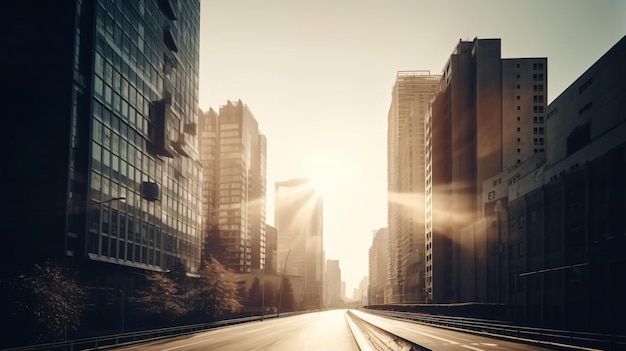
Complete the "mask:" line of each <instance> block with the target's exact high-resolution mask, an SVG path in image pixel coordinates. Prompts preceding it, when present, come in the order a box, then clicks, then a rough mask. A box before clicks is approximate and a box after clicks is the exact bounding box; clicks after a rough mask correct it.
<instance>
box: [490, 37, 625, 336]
mask: <svg viewBox="0 0 626 351" xmlns="http://www.w3.org/2000/svg"><path fill="white" fill-rule="evenodd" d="M624 60H626V38H622V39H621V40H620V41H619V42H618V43H617V44H616V45H614V46H613V47H612V48H611V49H610V50H609V51H608V52H607V53H606V54H605V55H603V56H602V57H601V58H600V59H599V60H598V61H597V62H596V63H594V64H593V65H592V66H591V67H590V68H589V69H588V70H587V71H586V72H584V73H583V74H582V75H581V76H580V77H579V78H578V79H576V80H575V81H574V83H572V85H570V86H569V87H568V88H567V89H566V90H565V91H563V92H562V93H561V94H560V95H559V96H558V97H557V98H556V99H555V100H554V101H553V102H552V103H551V104H550V105H549V106H548V107H547V109H546V111H547V114H546V137H547V140H546V150H547V152H546V153H545V155H536V157H534V158H531V159H529V160H527V161H526V162H522V164H521V165H520V166H519V167H517V168H514V169H509V170H508V171H506V172H503V173H502V174H500V175H498V176H496V177H494V180H495V179H496V178H497V179H498V180H499V179H502V180H503V182H502V184H503V185H504V186H506V188H505V191H502V186H501V185H500V184H499V182H496V181H493V180H492V182H491V185H492V186H491V188H487V187H488V186H489V185H488V184H486V188H485V193H484V194H483V201H485V208H489V207H490V206H491V202H493V201H494V200H495V201H499V202H500V203H501V204H505V206H501V209H500V211H498V212H497V215H494V214H490V213H489V212H488V211H487V216H490V218H489V219H488V220H492V221H496V222H501V221H502V220H504V222H505V225H503V226H502V225H501V226H499V236H500V238H502V239H501V243H502V244H503V245H502V246H501V254H500V256H501V258H500V261H501V262H502V264H501V267H502V269H506V272H507V273H508V274H507V275H506V276H505V277H502V280H501V282H500V287H499V290H500V291H504V293H505V296H506V302H507V305H508V312H509V319H510V320H512V321H514V322H517V323H523V324H531V325H540V326H545V327H550V328H560V329H576V330H588V331H598V332H609V333H614V334H621V333H624V332H625V330H624V328H623V323H621V318H622V316H623V314H624V313H625V312H626V303H624V300H623V299H622V296H624V295H625V294H626V291H625V290H624V287H623V284H619V283H618V284H616V283H615V282H618V281H620V280H621V279H623V278H622V277H623V276H624V274H625V272H626V265H625V264H624V262H626V260H624V258H625V257H626V245H625V244H624V243H625V240H624V233H625V229H624V228H625V227H626V223H625V221H624V218H626V217H625V216H624V214H625V213H626V206H625V201H624V199H625V198H626V190H625V189H626V182H625V179H626V177H625V174H626V157H625V156H624V155H626V143H625V139H624V135H626V117H625V116H626V110H625V108H624V105H623V103H621V101H623V99H624V98H625V97H626V84H625V82H626V69H625V68H624V65H623V62H624ZM540 156H543V157H540ZM496 183H498V185H497V186H494V185H495V184H496ZM507 202H508V203H507Z"/></svg>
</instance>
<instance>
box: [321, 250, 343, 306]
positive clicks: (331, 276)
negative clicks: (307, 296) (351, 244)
mask: <svg viewBox="0 0 626 351" xmlns="http://www.w3.org/2000/svg"><path fill="white" fill-rule="evenodd" d="M325 277H326V280H325V284H326V285H325V289H324V290H325V291H326V292H327V293H326V294H325V295H326V296H325V297H324V306H325V307H327V308H338V307H343V301H342V300H341V268H339V260H326V274H325Z"/></svg>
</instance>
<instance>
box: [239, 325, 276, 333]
mask: <svg viewBox="0 0 626 351" xmlns="http://www.w3.org/2000/svg"><path fill="white" fill-rule="evenodd" d="M269 328H273V326H271V325H270V326H268V327H263V328H259V329H254V330H250V331H247V332H245V334H250V333H256V332H258V331H261V330H265V329H269Z"/></svg>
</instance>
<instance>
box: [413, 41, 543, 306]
mask: <svg viewBox="0 0 626 351" xmlns="http://www.w3.org/2000/svg"><path fill="white" fill-rule="evenodd" d="M546 66H547V65H546V59H545V58H537V59H506V60H503V59H502V58H501V54H500V39H477V38H476V39H474V40H473V41H460V42H459V43H458V45H457V46H456V47H455V49H454V50H453V52H452V54H451V56H450V58H449V60H448V62H447V63H446V64H445V66H444V69H443V77H442V79H441V81H440V86H439V87H438V89H439V90H438V93H437V95H436V97H435V98H434V99H433V101H432V103H431V106H430V108H429V110H428V112H427V115H426V145H427V146H426V150H427V151H426V157H425V159H426V201H425V204H426V252H425V257H426V260H425V266H426V269H425V288H426V294H427V296H426V297H427V300H429V301H435V302H446V303H447V302H466V301H483V300H484V299H486V292H485V289H486V286H488V285H489V284H488V280H487V275H488V272H487V268H488V267H489V265H488V260H487V259H484V258H483V257H484V256H481V255H478V256H476V255H474V254H473V253H471V252H470V251H468V250H474V249H475V248H468V247H465V246H464V243H463V241H464V240H463V239H464V238H462V235H463V233H462V231H463V230H464V228H465V227H466V226H468V225H470V224H473V223H474V222H475V221H476V220H478V219H479V218H481V217H482V213H483V209H482V206H483V202H482V196H481V194H482V186H483V181H484V180H485V179H489V178H490V177H493V176H494V175H497V174H499V173H500V172H501V171H502V169H503V168H504V167H509V166H515V165H517V164H518V163H521V162H522V161H523V159H524V158H527V157H531V156H532V155H533V154H534V152H535V151H537V152H540V151H539V148H535V147H534V144H533V148H532V149H531V148H530V145H531V144H530V140H531V139H534V138H538V135H539V133H540V131H541V133H543V132H544V130H543V127H539V119H537V126H535V124H534V118H535V117H539V116H542V113H543V111H544V109H545V103H546V98H545V96H544V95H543V94H542V93H540V92H539V91H538V90H540V89H543V90H545V89H546V86H547V85H546V82H545V81H546V73H545V72H546V68H547V67H546ZM540 85H541V86H542V87H541V88H540ZM534 89H536V90H537V91H535V90H534ZM542 118H543V117H542ZM541 125H543V124H541ZM531 126H532V129H531ZM540 128H541V129H540ZM535 131H536V134H535ZM531 132H532V133H531ZM535 149H536V150H535ZM542 151H543V150H542ZM480 250H484V248H481V249H480ZM466 259H470V260H472V261H473V262H472V265H471V266H468V262H466ZM476 260H478V261H476ZM468 267H474V268H475V269H474V268H473V269H472V270H471V271H468ZM461 268H463V270H462V269H461ZM470 273H471V274H470ZM476 282H479V285H476V284H475V283H476ZM464 289H465V290H464Z"/></svg>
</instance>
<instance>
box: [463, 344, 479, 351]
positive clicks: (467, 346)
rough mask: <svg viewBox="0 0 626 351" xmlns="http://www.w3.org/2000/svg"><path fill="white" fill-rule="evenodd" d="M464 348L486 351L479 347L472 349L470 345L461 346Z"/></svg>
mask: <svg viewBox="0 0 626 351" xmlns="http://www.w3.org/2000/svg"><path fill="white" fill-rule="evenodd" d="M461 346H462V347H465V348H466V349H471V350H476V351H485V350H483V349H479V348H478V347H472V346H469V345H461Z"/></svg>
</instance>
